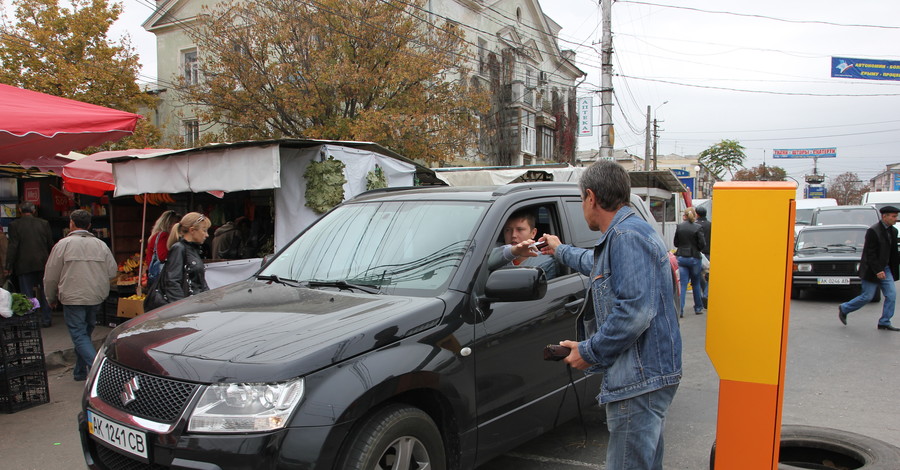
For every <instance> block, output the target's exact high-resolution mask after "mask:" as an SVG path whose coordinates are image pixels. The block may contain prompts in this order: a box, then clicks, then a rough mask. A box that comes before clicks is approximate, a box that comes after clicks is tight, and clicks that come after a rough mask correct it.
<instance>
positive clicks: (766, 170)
mask: <svg viewBox="0 0 900 470" xmlns="http://www.w3.org/2000/svg"><path fill="white" fill-rule="evenodd" d="M732 179H733V180H734V181H785V180H787V171H785V169H784V168H781V167H779V166H769V165H766V164H764V163H763V164H760V165H759V166H755V167H753V168H742V169H740V170H738V171H736V172H735V173H734V178H732Z"/></svg>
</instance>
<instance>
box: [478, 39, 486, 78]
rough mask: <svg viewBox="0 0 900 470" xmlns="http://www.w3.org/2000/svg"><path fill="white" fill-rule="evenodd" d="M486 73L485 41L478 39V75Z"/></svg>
mask: <svg viewBox="0 0 900 470" xmlns="http://www.w3.org/2000/svg"><path fill="white" fill-rule="evenodd" d="M486 72H487V41H486V40H485V39H484V38H478V73H480V74H482V75H484V74H485V73H486Z"/></svg>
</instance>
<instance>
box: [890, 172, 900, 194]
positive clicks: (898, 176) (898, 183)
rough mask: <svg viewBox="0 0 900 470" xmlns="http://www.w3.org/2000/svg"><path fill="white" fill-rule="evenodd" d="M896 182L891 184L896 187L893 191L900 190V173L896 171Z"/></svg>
mask: <svg viewBox="0 0 900 470" xmlns="http://www.w3.org/2000/svg"><path fill="white" fill-rule="evenodd" d="M893 183H894V184H892V185H891V186H892V187H893V188H894V189H892V191H900V173H894V181H893Z"/></svg>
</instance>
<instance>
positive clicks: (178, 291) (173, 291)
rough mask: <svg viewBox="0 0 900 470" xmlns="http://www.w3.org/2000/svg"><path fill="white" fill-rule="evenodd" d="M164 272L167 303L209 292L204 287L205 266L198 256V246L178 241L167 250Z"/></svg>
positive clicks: (164, 289)
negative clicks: (167, 255)
mask: <svg viewBox="0 0 900 470" xmlns="http://www.w3.org/2000/svg"><path fill="white" fill-rule="evenodd" d="M163 269H165V270H166V277H165V281H166V282H165V285H163V286H162V288H163V289H162V290H163V292H164V293H165V294H166V298H167V299H168V301H169V302H175V301H176V300H181V299H183V298H185V297H189V296H191V295H194V294H199V293H200V292H206V291H208V290H209V286H207V285H206V266H204V264H203V258H202V257H201V256H200V245H198V244H196V243H191V242H189V241H185V240H183V239H182V240H178V241H177V242H175V244H173V245H172V247H171V248H169V257H168V259H166V264H164V265H163Z"/></svg>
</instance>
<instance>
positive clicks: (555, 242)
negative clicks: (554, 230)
mask: <svg viewBox="0 0 900 470" xmlns="http://www.w3.org/2000/svg"><path fill="white" fill-rule="evenodd" d="M541 241H545V242H547V246H545V247H543V248H541V253H543V254H545V255H554V254H556V247H558V246H559V245H562V242H561V241H559V237H557V236H556V235H550V234H549V233H548V234H544V236H543V237H541Z"/></svg>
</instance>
